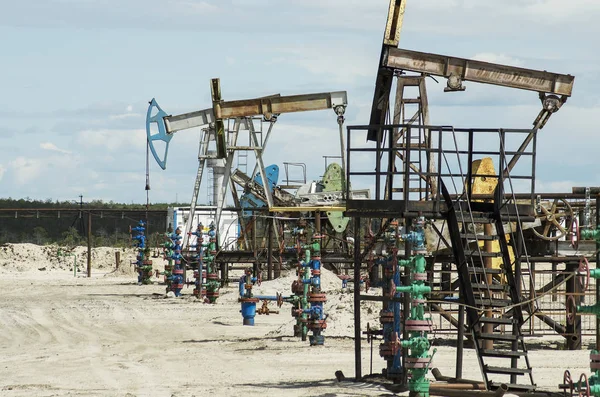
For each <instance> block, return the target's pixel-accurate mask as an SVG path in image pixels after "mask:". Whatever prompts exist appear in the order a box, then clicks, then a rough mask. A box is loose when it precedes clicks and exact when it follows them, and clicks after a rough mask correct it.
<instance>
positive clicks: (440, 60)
mask: <svg viewBox="0 0 600 397" xmlns="http://www.w3.org/2000/svg"><path fill="white" fill-rule="evenodd" d="M383 66H384V67H386V68H389V69H391V70H403V71H411V72H417V73H423V74H426V75H431V76H440V77H445V78H447V79H448V83H447V87H446V88H445V90H444V91H464V90H465V88H464V86H463V85H462V83H463V82H464V81H472V82H476V83H484V84H491V85H496V86H501V87H509V88H517V89H521V90H528V91H537V92H538V94H539V98H540V100H541V102H542V110H541V111H540V113H539V114H538V116H537V117H536V119H535V121H534V122H533V126H534V128H533V129H532V130H531V133H529V134H528V135H527V137H526V138H525V140H524V141H523V143H522V144H521V146H520V147H519V149H518V150H517V153H516V154H515V155H514V156H513V157H512V158H511V159H510V161H509V162H508V165H507V167H506V170H505V171H504V175H505V176H506V175H507V174H508V173H509V172H510V171H511V170H512V169H513V168H514V166H515V165H516V163H517V161H518V160H519V158H520V157H521V155H520V153H521V152H523V151H524V150H525V149H526V148H527V146H528V145H529V143H530V142H531V140H532V139H533V135H534V134H535V133H536V131H537V130H538V129H541V128H544V126H545V125H546V123H547V122H548V119H549V118H550V116H551V115H552V114H553V113H556V112H557V111H558V110H559V109H560V107H561V106H562V105H563V104H564V103H565V102H566V101H567V99H568V98H569V97H570V96H571V94H572V92H573V84H574V82H575V77H574V76H571V75H568V74H558V73H550V72H546V71H541V70H533V69H525V68H519V67H515V66H507V65H501V64H495V63H489V62H482V61H476V60H472V59H463V58H457V57H451V56H446V55H437V54H430V53H425V52H418V51H409V50H404V49H400V48H388V49H387V51H386V53H385V54H384V55H383ZM559 95H560V97H559Z"/></svg>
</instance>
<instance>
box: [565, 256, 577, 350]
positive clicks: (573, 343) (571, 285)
mask: <svg viewBox="0 0 600 397" xmlns="http://www.w3.org/2000/svg"><path fill="white" fill-rule="evenodd" d="M566 266H567V272H568V273H572V272H574V271H575V270H576V269H577V267H578V266H579V263H578V262H569V263H567V264H566ZM580 290H581V288H579V283H578V282H577V277H573V278H571V279H569V280H567V294H566V295H565V305H568V304H569V303H568V299H569V297H570V296H572V297H573V298H575V303H576V304H577V305H579V304H580V303H581V296H580V295H579V294H578V292H580ZM567 336H568V337H567V349H569V350H580V349H581V316H575V319H574V320H573V324H569V322H568V321H567Z"/></svg>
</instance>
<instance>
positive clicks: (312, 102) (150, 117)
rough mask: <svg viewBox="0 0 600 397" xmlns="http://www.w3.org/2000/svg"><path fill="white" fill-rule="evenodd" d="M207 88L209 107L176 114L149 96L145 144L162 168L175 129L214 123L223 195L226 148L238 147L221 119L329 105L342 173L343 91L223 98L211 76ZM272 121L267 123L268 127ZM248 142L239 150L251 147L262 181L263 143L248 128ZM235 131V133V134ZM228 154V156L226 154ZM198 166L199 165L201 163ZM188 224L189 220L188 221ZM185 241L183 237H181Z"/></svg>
mask: <svg viewBox="0 0 600 397" xmlns="http://www.w3.org/2000/svg"><path fill="white" fill-rule="evenodd" d="M211 92H212V100H213V107H212V108H209V109H205V110H200V111H196V112H191V113H185V114H181V115H177V116H170V115H167V113H166V112H164V111H163V110H162V109H161V108H160V107H159V106H158V104H157V103H156V101H155V100H154V99H153V100H152V101H151V102H150V107H149V108H148V114H147V117H146V133H147V138H148V144H149V145H150V149H151V151H152V154H153V156H154V158H155V160H156V162H157V163H158V164H159V166H160V167H161V168H162V169H166V164H167V154H168V149H169V142H170V140H171V139H172V138H173V134H174V133H175V132H177V131H181V130H185V129H189V128H194V127H203V126H208V125H211V126H214V128H213V130H214V138H215V140H216V144H217V153H216V158H220V159H225V158H226V159H227V161H226V175H225V180H224V186H222V187H221V189H222V193H223V194H222V196H221V197H222V198H223V199H224V197H225V192H226V189H227V185H228V183H229V174H230V168H231V165H232V164H233V162H232V160H233V156H230V155H228V151H234V150H237V149H238V148H237V147H236V146H235V145H236V143H235V142H234V143H233V145H234V146H233V147H231V148H227V139H226V135H225V126H224V123H223V120H225V119H239V118H246V117H253V116H263V117H264V119H265V120H267V121H270V120H275V119H276V117H277V116H278V115H279V114H282V113H293V112H305V111H311V110H324V109H333V110H334V111H335V113H336V115H337V116H338V124H339V127H340V144H341V147H340V149H341V154H342V168H343V170H342V172H344V173H345V166H344V164H343V163H344V161H343V160H344V156H345V153H344V152H345V149H344V141H343V131H342V124H343V120H344V117H343V116H344V113H345V110H346V106H347V104H348V100H347V94H346V91H337V92H327V93H316V94H305V95H290V96H280V95H279V94H277V95H272V96H269V97H262V98H254V99H246V100H238V101H227V102H226V101H223V100H222V98H221V87H220V80H219V79H212V80H211ZM153 123H155V124H156V125H157V129H158V132H157V133H156V134H152V133H151V125H152V124H153ZM272 125H273V123H271V126H270V128H271V127H272ZM250 133H251V137H252V140H253V142H252V144H251V148H241V149H240V150H249V149H251V150H253V151H254V152H255V154H256V159H257V163H259V171H260V174H261V178H262V180H263V181H266V180H267V179H266V175H265V171H264V165H262V164H261V163H262V153H263V151H264V146H265V143H266V142H265V143H263V145H262V147H261V146H260V145H259V142H258V140H257V138H256V136H255V133H254V131H253V129H250ZM236 135H237V134H236ZM156 141H162V142H164V143H165V144H166V146H165V151H164V155H163V158H162V159H161V158H160V157H159V155H158V153H157V151H156V149H155V146H154V142H156ZM229 157H231V158H229ZM201 167H202V166H201ZM198 176H199V178H200V179H201V177H202V173H201V171H200V170H199V172H198ZM199 182H200V180H198V178H197V181H196V184H195V186H194V189H195V192H194V194H193V196H192V197H194V198H196V199H197V197H198V195H197V192H196V190H197V189H199V188H200V183H199ZM265 193H266V196H267V197H266V198H267V202H268V204H269V207H273V206H274V205H273V199H272V195H271V192H270V190H269V189H265ZM195 204H196V203H192V205H191V206H190V219H192V218H193V215H194V214H193V208H195ZM217 206H218V207H219V208H221V209H222V207H223V203H218V204H217ZM218 212H219V214H217V218H219V217H220V211H218ZM217 220H218V219H217ZM190 225H191V222H190ZM188 228H189V227H188V225H186V233H185V234H184V239H186V237H187V232H188V231H189V230H188ZM184 245H185V241H184Z"/></svg>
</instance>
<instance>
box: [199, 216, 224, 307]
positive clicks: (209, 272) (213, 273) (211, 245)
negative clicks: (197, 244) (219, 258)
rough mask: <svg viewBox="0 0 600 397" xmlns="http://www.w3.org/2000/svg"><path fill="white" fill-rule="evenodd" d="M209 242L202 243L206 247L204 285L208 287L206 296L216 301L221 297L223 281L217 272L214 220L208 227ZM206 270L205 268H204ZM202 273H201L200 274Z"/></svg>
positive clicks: (203, 254)
mask: <svg viewBox="0 0 600 397" xmlns="http://www.w3.org/2000/svg"><path fill="white" fill-rule="evenodd" d="M207 234H208V242H206V243H204V242H203V243H202V247H203V248H204V250H203V252H202V254H201V257H202V263H203V266H205V267H206V283H204V284H203V287H204V288H205V289H206V298H207V299H208V301H209V302H210V303H215V302H216V301H217V298H218V297H219V289H220V288H221V282H220V281H219V274H218V273H217V271H218V270H217V269H218V266H217V264H216V263H215V255H216V254H217V232H216V227H215V224H214V222H211V223H210V225H209V227H208V233H207ZM203 270H204V269H203ZM200 274H202V273H199V275H200Z"/></svg>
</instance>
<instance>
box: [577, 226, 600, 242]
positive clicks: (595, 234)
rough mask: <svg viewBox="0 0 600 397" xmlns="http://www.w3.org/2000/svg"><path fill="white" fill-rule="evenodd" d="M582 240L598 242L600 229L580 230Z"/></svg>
mask: <svg viewBox="0 0 600 397" xmlns="http://www.w3.org/2000/svg"><path fill="white" fill-rule="evenodd" d="M580 233H581V239H582V240H598V239H600V229H594V230H592V229H584V230H581V232H580Z"/></svg>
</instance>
